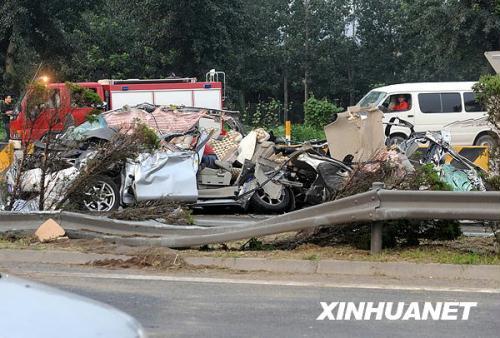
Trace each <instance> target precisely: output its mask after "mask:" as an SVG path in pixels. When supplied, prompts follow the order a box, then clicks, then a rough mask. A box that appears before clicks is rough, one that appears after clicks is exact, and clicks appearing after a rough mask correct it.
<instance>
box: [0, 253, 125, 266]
mask: <svg viewBox="0 0 500 338" xmlns="http://www.w3.org/2000/svg"><path fill="white" fill-rule="evenodd" d="M129 258H130V257H129V256H124V255H109V254H95V253H83V252H74V251H56V250H51V251H44V250H28V249H25V250H15V249H2V250H0V261H4V262H10V263H13V262H16V263H37V264H75V265H81V264H88V263H92V262H93V261H99V260H105V259H122V260H127V259H129Z"/></svg>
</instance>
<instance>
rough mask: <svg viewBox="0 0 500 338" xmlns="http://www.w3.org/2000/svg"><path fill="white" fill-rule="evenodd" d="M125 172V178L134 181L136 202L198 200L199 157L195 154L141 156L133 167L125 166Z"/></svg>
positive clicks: (131, 165) (159, 153)
mask: <svg viewBox="0 0 500 338" xmlns="http://www.w3.org/2000/svg"><path fill="white" fill-rule="evenodd" d="M126 171H127V172H126V175H125V176H126V177H129V175H132V176H133V178H134V179H133V183H132V187H133V190H134V193H135V197H136V200H137V201H149V200H161V199H166V200H172V201H183V202H196V200H197V199H198V188H197V182H196V173H197V172H198V157H197V154H195V153H192V152H177V153H165V152H157V153H155V154H152V155H151V154H141V155H140V156H139V158H138V159H137V161H136V162H135V164H128V165H127V166H126ZM128 181H129V182H130V178H129V179H128ZM125 184H127V182H125Z"/></svg>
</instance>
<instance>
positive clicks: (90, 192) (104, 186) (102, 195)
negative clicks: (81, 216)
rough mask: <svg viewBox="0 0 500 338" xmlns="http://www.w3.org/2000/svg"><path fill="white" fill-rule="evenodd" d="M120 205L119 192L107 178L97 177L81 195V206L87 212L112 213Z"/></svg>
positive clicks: (114, 184)
mask: <svg viewBox="0 0 500 338" xmlns="http://www.w3.org/2000/svg"><path fill="white" fill-rule="evenodd" d="M119 205H120V190H119V189H118V186H117V185H116V183H115V182H113V180H112V179H111V178H109V177H107V176H97V177H95V178H94V179H92V182H91V183H90V184H88V185H87V188H86V189H85V192H84V195H83V206H84V207H85V209H87V210H89V211H99V212H105V211H112V210H116V209H118V206H119Z"/></svg>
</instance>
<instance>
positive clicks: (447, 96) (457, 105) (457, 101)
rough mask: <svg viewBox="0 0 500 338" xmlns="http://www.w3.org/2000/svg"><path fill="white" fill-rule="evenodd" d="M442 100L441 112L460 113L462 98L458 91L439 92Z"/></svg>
mask: <svg viewBox="0 0 500 338" xmlns="http://www.w3.org/2000/svg"><path fill="white" fill-rule="evenodd" d="M441 101H442V102H443V113H460V112H461V111H462V99H461V98H460V94H459V93H443V94H441Z"/></svg>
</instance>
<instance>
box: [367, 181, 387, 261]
mask: <svg viewBox="0 0 500 338" xmlns="http://www.w3.org/2000/svg"><path fill="white" fill-rule="evenodd" d="M384 188H385V184H384V183H383V182H373V184H372V190H380V189H384ZM383 226H384V224H383V223H382V222H372V224H371V238H370V254H371V255H375V254H378V253H380V252H382V228H383Z"/></svg>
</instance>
